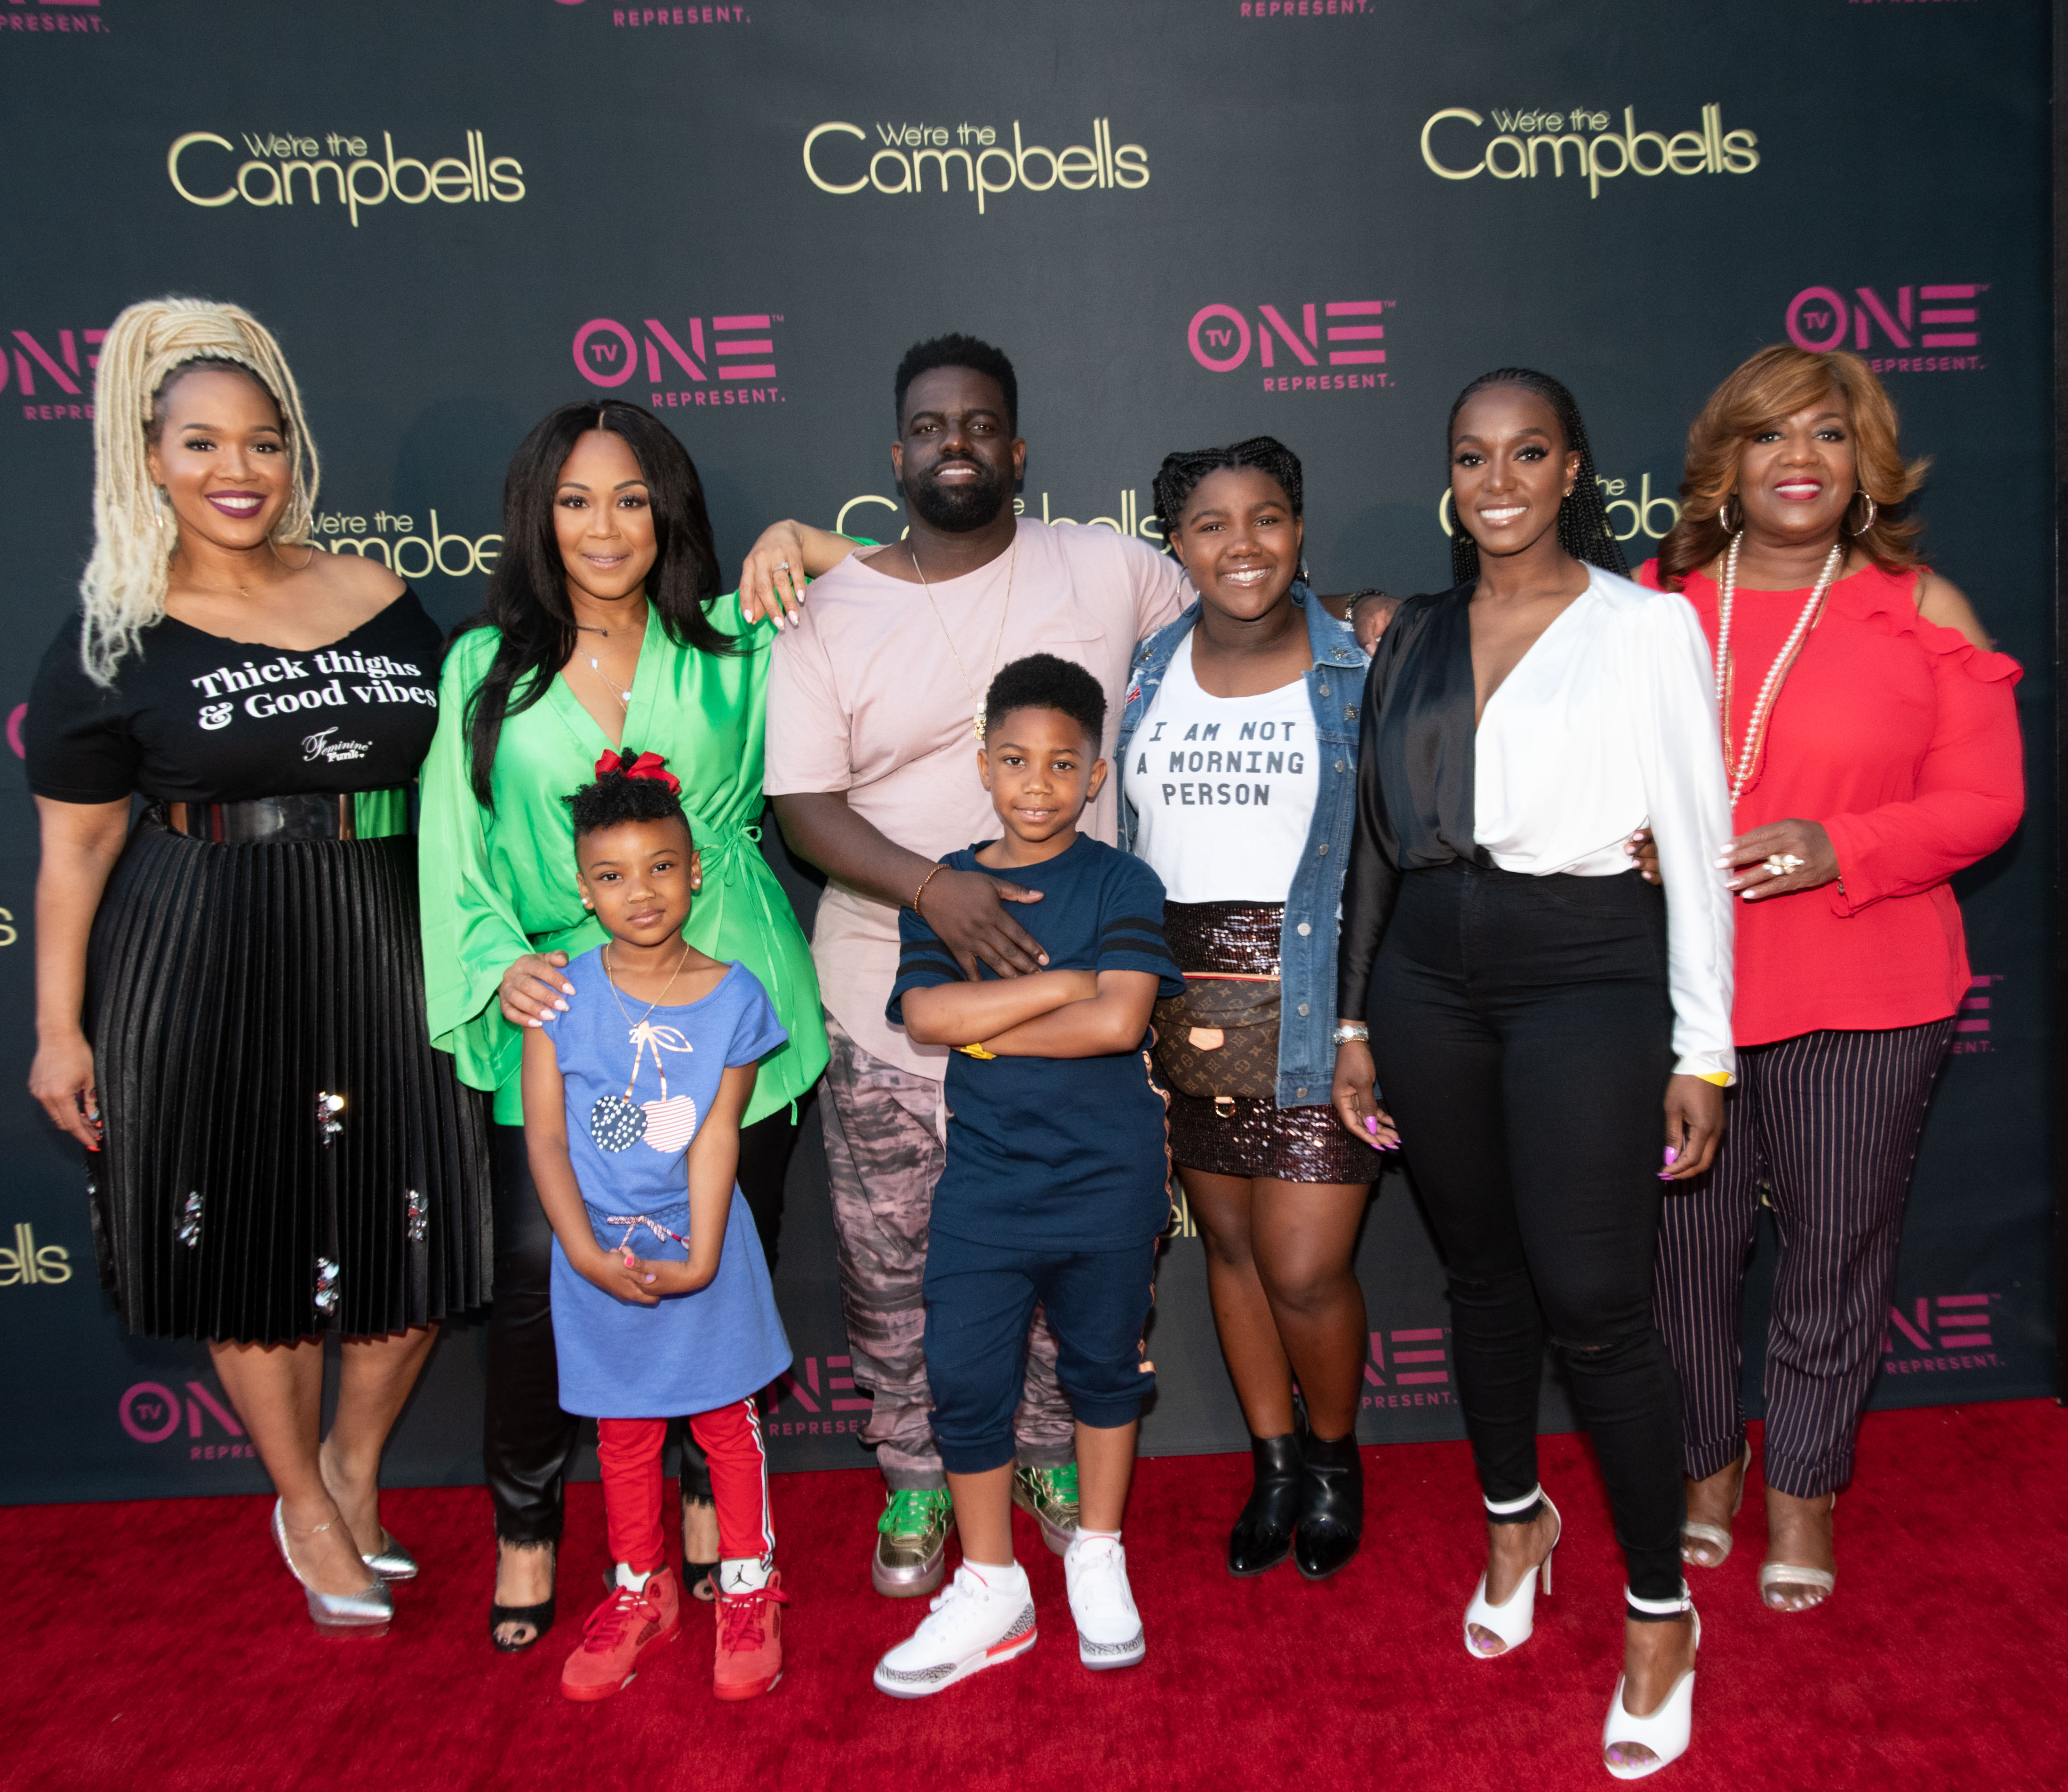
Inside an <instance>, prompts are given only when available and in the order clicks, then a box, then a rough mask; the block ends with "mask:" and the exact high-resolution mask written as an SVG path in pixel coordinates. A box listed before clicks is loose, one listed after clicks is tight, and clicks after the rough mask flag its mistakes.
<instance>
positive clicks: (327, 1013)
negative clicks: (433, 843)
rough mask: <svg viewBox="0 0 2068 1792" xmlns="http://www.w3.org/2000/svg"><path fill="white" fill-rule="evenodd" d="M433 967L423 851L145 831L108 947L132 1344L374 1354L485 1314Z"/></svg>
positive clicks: (121, 887)
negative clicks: (138, 1339) (399, 1337)
mask: <svg viewBox="0 0 2068 1792" xmlns="http://www.w3.org/2000/svg"><path fill="white" fill-rule="evenodd" d="M423 962H424V961H423V949H422V946H421V944H420V936H419V932H418V926H417V843H416V841H415V840H414V839H411V838H410V837H409V836H408V835H396V836H392V837H389V838H385V839H289V840H281V841H277V842H271V843H217V842H211V841H208V840H204V839H192V838H189V837H188V836H186V835H182V834H177V833H174V832H173V831H171V830H169V828H167V827H165V825H164V823H163V822H162V821H161V820H160V819H158V818H157V816H155V815H146V816H145V819H143V820H142V821H141V822H140V823H139V824H138V826H137V827H136V830H135V831H134V832H133V833H132V835H131V836H130V839H129V843H128V847H127V848H126V849H125V850H124V853H123V855H122V857H121V859H120V862H119V863H117V864H116V868H115V872H114V875H113V876H112V877H111V878H110V879H109V880H108V890H107V894H106V895H105V896H104V898H103V899H102V901H101V904H100V911H99V912H98V913H97V914H96V916H95V920H94V926H93V934H92V945H91V946H90V948H89V949H88V983H89V988H88V1015H89V1017H90V1025H89V1027H88V1034H89V1036H90V1037H91V1038H92V1041H93V1046H94V1066H95V1075H96V1080H97V1082H98V1084H99V1087H100V1112H101V1118H102V1122H103V1124H104V1129H105V1130H104V1138H103V1143H102V1146H101V1149H100V1151H99V1152H95V1153H93V1154H91V1155H89V1156H88V1159H87V1164H88V1177H89V1182H90V1186H91V1189H92V1211H93V1227H94V1241H95V1244H96V1249H97V1254H98V1256H99V1258H100V1269H101V1276H102V1280H103V1282H104V1283H105V1284H106V1285H107V1286H108V1288H109V1289H110V1290H112V1293H113V1294H114V1295H115V1298H116V1304H117V1305H118V1306H119V1307H120V1310H121V1312H122V1315H123V1317H124V1319H125V1320H126V1321H127V1322H128V1326H129V1328H130V1330H131V1331H136V1332H140V1333H142V1334H144V1335H148V1336H150V1337H155V1338H187V1339H216V1340H218V1341H223V1342H231V1341H234V1342H236V1343H258V1344H272V1343H287V1342H290V1341H292V1340H295V1339H302V1338H307V1337H310V1336H311V1335H315V1334H316V1333H319V1332H321V1331H325V1330H327V1329H329V1328H332V1327H336V1328H339V1329H340V1330H342V1331H344V1334H345V1335H347V1336H351V1337H364V1336H369V1335H377V1334H381V1333H386V1332H393V1331H403V1330H405V1329H408V1328H409V1327H416V1326H421V1325H425V1324H428V1323H430V1322H431V1321H433V1320H435V1319H442V1318H443V1317H445V1316H446V1315H448V1314H454V1313H459V1312H463V1311H465V1310H467V1309H469V1308H471V1307H475V1306H481V1305H482V1304H483V1303H484V1302H486V1300H487V1299H488V1298H489V1294H490V1292H491V1287H490V1281H491V1266H492V1262H493V1254H492V1245H491V1236H490V1226H491V1205H490V1193H489V1176H488V1162H489V1152H488V1135H487V1124H486V1114H485V1112H484V1111H483V1103H482V1098H481V1097H479V1096H478V1095H476V1094H475V1093H474V1091H472V1090H470V1089H466V1088H462V1087H461V1086H460V1084H459V1083H458V1079H456V1078H455V1077H454V1074H453V1060H452V1059H451V1057H450V1055H449V1054H446V1053H444V1052H442V1051H438V1050H435V1049H434V1047H433V1046H432V1045H431V1042H430V1038H429V1032H428V1030H427V1029H426V1026H425V1017H424V973H423Z"/></svg>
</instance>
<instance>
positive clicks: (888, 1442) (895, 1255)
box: [819, 1014, 1076, 1487]
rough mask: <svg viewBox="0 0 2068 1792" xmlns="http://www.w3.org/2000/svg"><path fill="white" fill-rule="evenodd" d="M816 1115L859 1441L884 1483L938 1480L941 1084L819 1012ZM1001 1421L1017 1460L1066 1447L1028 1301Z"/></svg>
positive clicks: (1052, 1346) (1043, 1324)
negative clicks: (936, 1278)
mask: <svg viewBox="0 0 2068 1792" xmlns="http://www.w3.org/2000/svg"><path fill="white" fill-rule="evenodd" d="M826 1036H827V1038H828V1042H829V1043H830V1044H831V1046H832V1063H830V1064H828V1066H827V1067H826V1081H825V1094H824V1099H822V1100H821V1101H820V1103H819V1117H820V1122H821V1124H823V1125H824V1128H825V1139H826V1171H827V1175H828V1180H830V1181H831V1182H832V1197H833V1229H834V1232H835V1233H836V1235H837V1237H838V1239H839V1243H840V1278H841V1315H842V1317H843V1318H844V1319H845V1320H846V1322H847V1336H848V1347H849V1351H850V1352H851V1353H852V1355H853V1359H854V1380H855V1385H856V1386H857V1388H868V1389H869V1394H870V1402H871V1403H870V1406H869V1424H867V1426H866V1427H865V1428H864V1429H863V1432H862V1434H861V1441H862V1442H863V1443H865V1444H866V1445H872V1446H873V1448H874V1449H875V1451H876V1461H877V1467H878V1468H880V1469H881V1470H882V1471H883V1478H884V1479H885V1481H888V1482H889V1484H890V1485H891V1486H893V1487H941V1486H945V1485H946V1477H944V1476H943V1474H942V1469H941V1453H940V1449H939V1447H938V1445H936V1444H935V1443H934V1432H933V1428H932V1426H931V1425H930V1424H929V1423H928V1421H927V1413H928V1412H929V1411H930V1409H931V1408H932V1406H933V1404H934V1397H933V1395H932V1394H931V1393H930V1392H929V1391H928V1389H927V1387H926V1357H925V1355H923V1353H922V1351H921V1348H920V1341H921V1339H922V1335H924V1332H925V1330H926V1304H925V1301H924V1299H923V1298H922V1294H921V1291H920V1290H921V1285H922V1282H924V1280H925V1278H926V1232H927V1225H928V1222H929V1221H930V1219H931V1217H932V1216H933V1210H934V1184H935V1183H937V1182H938V1181H939V1180H940V1178H941V1171H942V1167H943V1166H944V1164H946V1158H947V1152H946V1148H945V1147H943V1146H942V1143H941V1136H940V1132H939V1131H938V1121H937V1119H936V1115H938V1112H939V1110H940V1104H941V1086H940V1084H939V1083H936V1082H934V1081H933V1080H932V1079H930V1078H929V1077H923V1076H915V1075H913V1074H912V1073H911V1072H910V1071H904V1070H900V1069H899V1068H898V1067H897V1066H896V1065H894V1064H886V1063H884V1062H883V1060H882V1059H880V1058H877V1057H874V1056H873V1055H872V1054H869V1053H868V1052H866V1051H864V1050H862V1049H861V1046H858V1045H857V1044H856V1043H855V1042H854V1041H853V1038H850V1037H849V1035H848V1034H847V1033H846V1032H845V1031H844V1030H842V1028H841V1025H840V1023H839V1022H837V1021H836V1020H835V1019H834V1018H832V1015H831V1014H828V1015H827V1016H826ZM1012 1428H1013V1432H1014V1433H1015V1435H1016V1436H1017V1438H1018V1440H1019V1445H1020V1461H1022V1462H1024V1463H1028V1464H1032V1465H1038V1466H1042V1467H1053V1466H1054V1465H1056V1464H1057V1463H1060V1462H1067V1461H1069V1460H1070V1458H1071V1457H1072V1456H1073V1454H1074V1453H1075V1449H1076V1445H1075V1441H1074V1432H1073V1424H1072V1420H1071V1417H1070V1406H1069V1401H1068V1400H1065V1398H1064V1396H1063V1391H1062V1389H1061V1388H1059V1387H1058V1386H1057V1385H1056V1339H1055V1336H1054V1335H1053V1334H1052V1332H1050V1331H1049V1330H1048V1318H1047V1316H1046V1315H1044V1314H1043V1313H1042V1312H1041V1311H1040V1310H1039V1309H1038V1308H1037V1309H1036V1312H1035V1315H1034V1324H1033V1327H1032V1329H1031V1330H1030V1331H1029V1332H1028V1336H1027V1384H1026V1389H1025V1392H1024V1393H1023V1394H1022V1396H1020V1409H1019V1411H1018V1412H1016V1413H1015V1414H1014V1416H1013V1424H1012Z"/></svg>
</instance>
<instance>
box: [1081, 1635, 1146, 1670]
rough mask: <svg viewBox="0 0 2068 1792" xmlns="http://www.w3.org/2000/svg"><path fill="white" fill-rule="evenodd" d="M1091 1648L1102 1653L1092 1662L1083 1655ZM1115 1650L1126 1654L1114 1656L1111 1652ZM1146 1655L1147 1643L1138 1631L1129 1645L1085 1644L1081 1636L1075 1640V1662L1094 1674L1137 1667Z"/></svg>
mask: <svg viewBox="0 0 2068 1792" xmlns="http://www.w3.org/2000/svg"><path fill="white" fill-rule="evenodd" d="M1092 1648H1097V1649H1099V1650H1101V1652H1102V1653H1101V1656H1100V1657H1099V1659H1097V1660H1093V1659H1092V1657H1091V1656H1089V1655H1088V1654H1087V1653H1085V1652H1086V1651H1087V1650H1088V1649H1092ZM1116 1648H1118V1649H1124V1650H1126V1653H1125V1654H1115V1653H1113V1650H1114V1649H1116ZM1148 1653H1149V1644H1148V1641H1147V1640H1146V1638H1145V1637H1144V1636H1143V1635H1142V1632H1141V1631H1136V1632H1135V1633H1134V1641H1133V1642H1131V1643H1123V1644H1105V1643H1100V1644H1093V1643H1087V1642H1086V1641H1085V1640H1084V1638H1083V1637H1082V1636H1079V1637H1078V1639H1077V1660H1080V1661H1081V1662H1082V1663H1083V1664H1085V1666H1086V1667H1087V1668H1090V1669H1091V1671H1092V1672H1093V1673H1095V1674H1100V1673H1104V1672H1106V1670H1107V1669H1109V1668H1136V1667H1139V1666H1140V1665H1141V1664H1142V1660H1143V1659H1144V1658H1145V1657H1146V1656H1147V1655H1148Z"/></svg>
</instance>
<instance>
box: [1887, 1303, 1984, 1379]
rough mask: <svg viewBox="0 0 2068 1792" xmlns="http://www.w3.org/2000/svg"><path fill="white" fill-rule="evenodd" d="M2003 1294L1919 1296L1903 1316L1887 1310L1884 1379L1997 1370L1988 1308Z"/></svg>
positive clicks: (1896, 1310) (1899, 1308)
mask: <svg viewBox="0 0 2068 1792" xmlns="http://www.w3.org/2000/svg"><path fill="white" fill-rule="evenodd" d="M2002 1298H2003V1296H2002V1295H2001V1294H1934V1295H1927V1294H1919V1295H1918V1296H1917V1297H1916V1298H1915V1299H1914V1300H1912V1301H1911V1302H1910V1304H1909V1307H1908V1310H1907V1311H1906V1310H1905V1309H1904V1308H1903V1306H1901V1305H1897V1306H1891V1307H1890V1308H1889V1310H1888V1327H1887V1331H1885V1332H1884V1333H1883V1338H1882V1346H1881V1349H1882V1365H1881V1372H1882V1373H1883V1375H1923V1374H1930V1373H1933V1372H1935V1371H1936V1372H1942V1373H1943V1372H1945V1371H1952V1370H1959V1369H2000V1368H2001V1367H2003V1361H2002V1359H2001V1358H2000V1357H1999V1356H1998V1355H1997V1352H1996V1344H1995V1336H1994V1334H1993V1331H1992V1330H1991V1328H1990V1314H1989V1309H1990V1307H1991V1306H1993V1305H1994V1304H1995V1303H1996V1302H1998V1301H2000V1300H2001V1299H2002Z"/></svg>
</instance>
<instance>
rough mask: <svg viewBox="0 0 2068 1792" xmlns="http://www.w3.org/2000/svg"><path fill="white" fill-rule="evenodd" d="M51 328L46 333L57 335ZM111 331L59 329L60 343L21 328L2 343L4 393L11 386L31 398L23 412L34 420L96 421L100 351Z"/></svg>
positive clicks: (0, 381)
mask: <svg viewBox="0 0 2068 1792" xmlns="http://www.w3.org/2000/svg"><path fill="white" fill-rule="evenodd" d="M44 335H51V331H48V330H46V331H44ZM107 335H108V332H107V331H105V330H59V331H56V332H55V338H56V340H55V346H53V345H52V344H51V343H47V342H44V341H43V340H41V339H39V338H38V337H37V336H36V335H35V334H33V333H32V332H31V331H27V330H15V331H10V332H9V333H8V335H7V338H6V340H5V341H4V342H0V392H6V390H7V388H8V387H9V385H10V384H12V385H13V387H14V390H15V391H16V392H19V393H20V394H21V396H22V398H23V399H24V400H35V402H34V403H26V402H25V403H24V404H22V416H23V417H26V418H27V419H28V420H29V421H31V422H32V423H39V422H40V423H55V422H59V421H78V422H91V421H92V418H93V370H94V369H95V368H96V367H98V366H100V356H99V355H98V354H97V353H96V350H97V349H99V347H100V344H101V343H102V341H103V340H104V339H105V338H106V336H107Z"/></svg>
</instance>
